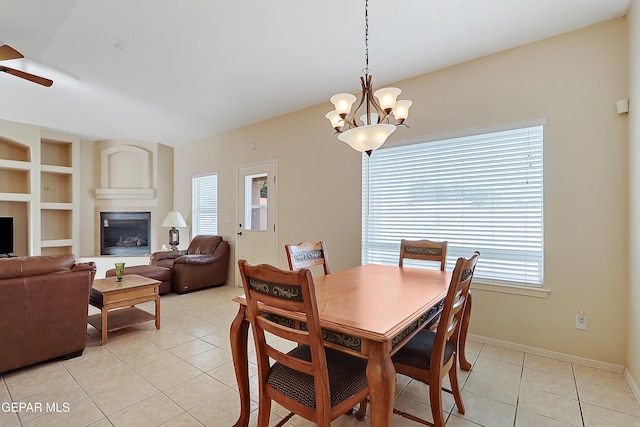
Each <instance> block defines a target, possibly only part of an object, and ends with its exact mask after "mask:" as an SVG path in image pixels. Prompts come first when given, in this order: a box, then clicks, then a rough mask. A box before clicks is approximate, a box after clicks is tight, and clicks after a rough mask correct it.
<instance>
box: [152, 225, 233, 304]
mask: <svg viewBox="0 0 640 427" xmlns="http://www.w3.org/2000/svg"><path fill="white" fill-rule="evenodd" d="M229 254H230V247H229V242H227V241H226V240H223V239H222V237H221V236H196V237H194V238H193V240H192V241H191V243H189V247H188V248H187V250H186V251H160V252H154V253H153V254H152V255H151V261H150V264H151V265H156V266H160V267H168V268H171V270H173V279H172V284H171V287H172V289H173V290H174V291H175V292H177V293H179V294H182V293H185V292H190V291H195V290H197V289H203V288H209V287H212V286H222V285H224V284H225V283H226V281H227V275H228V273H229Z"/></svg>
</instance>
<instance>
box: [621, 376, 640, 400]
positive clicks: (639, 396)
mask: <svg viewBox="0 0 640 427" xmlns="http://www.w3.org/2000/svg"><path fill="white" fill-rule="evenodd" d="M624 377H625V379H626V380H627V383H629V387H631V392H632V393H633V395H634V396H635V397H636V400H637V401H638V402H640V389H639V388H638V384H636V381H635V380H634V379H633V377H632V376H631V373H629V370H628V369H627V368H625V369H624Z"/></svg>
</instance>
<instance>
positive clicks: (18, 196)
mask: <svg viewBox="0 0 640 427" xmlns="http://www.w3.org/2000/svg"><path fill="white" fill-rule="evenodd" d="M32 199H33V197H32V196H31V194H24V193H0V200H1V201H3V202H30V201H31V200H32Z"/></svg>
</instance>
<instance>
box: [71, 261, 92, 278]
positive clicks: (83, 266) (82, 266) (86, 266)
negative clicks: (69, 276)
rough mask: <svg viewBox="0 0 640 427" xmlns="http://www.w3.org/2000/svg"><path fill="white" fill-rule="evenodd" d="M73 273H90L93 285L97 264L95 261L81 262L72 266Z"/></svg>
mask: <svg viewBox="0 0 640 427" xmlns="http://www.w3.org/2000/svg"><path fill="white" fill-rule="evenodd" d="M71 271H90V272H91V283H93V279H95V277H96V263H95V262H93V261H89V262H80V263H78V264H74V265H73V266H71Z"/></svg>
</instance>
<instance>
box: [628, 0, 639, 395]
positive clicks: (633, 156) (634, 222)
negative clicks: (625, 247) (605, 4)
mask: <svg viewBox="0 0 640 427" xmlns="http://www.w3.org/2000/svg"><path fill="white" fill-rule="evenodd" d="M639 7H640V5H639V4H638V2H637V1H634V2H633V3H632V6H631V9H630V12H629V14H628V20H629V40H630V45H629V63H630V64H629V73H630V75H631V76H634V77H635V78H632V79H631V82H630V90H629V97H630V99H631V101H630V104H631V106H630V108H629V119H630V120H629V125H630V126H629V175H630V177H629V187H630V189H629V190H630V191H629V194H630V198H629V200H630V210H629V215H630V232H629V235H630V237H631V245H630V260H632V261H631V262H630V268H629V271H630V273H629V274H630V278H631V279H630V281H629V318H628V322H627V324H628V325H629V334H628V338H627V361H626V366H627V370H628V373H629V375H631V377H632V378H633V379H634V382H635V384H636V385H638V384H640V263H638V261H637V260H638V257H639V256H640V169H639V168H638V165H639V164H640V108H634V106H635V105H634V104H635V102H640V79H638V78H637V77H636V76H640V9H639ZM634 101H635V102H634ZM637 392H638V390H636V395H637Z"/></svg>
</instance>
